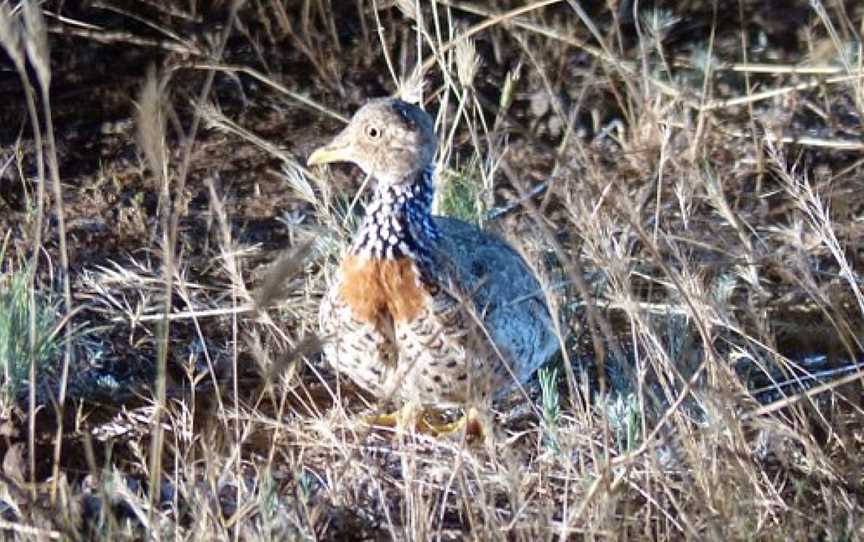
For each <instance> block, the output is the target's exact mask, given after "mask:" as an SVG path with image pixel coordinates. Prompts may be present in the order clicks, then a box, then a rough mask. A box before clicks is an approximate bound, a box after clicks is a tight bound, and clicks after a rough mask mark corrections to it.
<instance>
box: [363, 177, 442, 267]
mask: <svg viewBox="0 0 864 542" xmlns="http://www.w3.org/2000/svg"><path fill="white" fill-rule="evenodd" d="M434 175H435V170H434V168H433V166H431V165H430V166H428V167H427V168H426V169H424V170H423V171H422V172H421V173H420V175H418V177H417V179H416V180H415V181H414V182H413V183H400V184H391V185H386V186H379V187H378V189H377V190H376V192H375V196H374V197H373V198H372V201H371V202H370V203H369V205H368V206H367V207H366V218H365V219H364V220H363V224H362V225H361V226H360V229H359V231H358V232H357V235H356V236H355V238H354V243H353V245H352V246H351V253H352V254H354V255H356V256H362V257H365V258H374V259H380V260H396V259H399V258H406V257H407V258H411V259H414V260H417V261H418V263H420V264H425V263H429V262H431V250H432V244H433V243H434V242H435V240H437V239H438V229H437V228H436V227H435V224H434V223H433V222H432V218H431V211H432V197H433V196H434V194H435V187H434Z"/></svg>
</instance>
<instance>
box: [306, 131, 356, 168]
mask: <svg viewBox="0 0 864 542" xmlns="http://www.w3.org/2000/svg"><path fill="white" fill-rule="evenodd" d="M347 139H348V137H346V134H345V132H342V133H341V134H339V135H337V136H336V137H335V138H333V141H331V142H330V143H328V144H326V145H324V146H322V147H318V148H317V149H315V150H314V151H313V152H312V154H310V155H309V158H308V159H307V160H306V165H308V166H319V165H321V164H329V163H331V162H351V161H353V160H352V159H351V144H350V141H347Z"/></svg>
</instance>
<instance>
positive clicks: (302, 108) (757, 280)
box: [0, 0, 864, 540]
mask: <svg viewBox="0 0 864 542" xmlns="http://www.w3.org/2000/svg"><path fill="white" fill-rule="evenodd" d="M210 4H211V3H207V2H200V3H199V2H196V1H195V0H192V1H191V2H170V3H159V2H150V1H144V0H142V1H139V2H131V3H128V2H127V3H124V2H119V3H115V2H113V1H108V2H104V3H82V4H80V5H79V4H78V3H73V2H47V3H44V4H41V5H37V3H36V2H27V1H23V2H9V1H6V2H3V3H2V4H0V41H2V45H3V49H4V50H5V55H6V56H5V57H4V58H3V63H4V64H3V66H4V70H5V71H4V73H3V75H2V76H0V81H2V88H0V92H2V93H3V99H2V100H0V102H2V105H0V118H2V119H3V122H2V125H3V126H2V128H0V134H2V137H0V143H2V147H0V153H2V154H0V224H2V226H3V229H4V231H6V232H7V233H6V234H5V236H4V237H3V244H2V245H0V258H2V260H0V265H2V267H0V272H2V275H0V280H2V284H3V291H2V292H0V362H2V363H3V364H4V366H3V369H4V387H3V394H2V396H0V397H2V400H0V407H2V422H3V423H2V424H0V428H2V434H3V439H2V442H0V448H2V452H3V457H4V459H3V463H2V473H0V487H2V492H0V528H2V529H3V532H4V536H6V537H9V538H10V539H11V538H16V539H31V538H33V539H55V538H63V539H67V538H68V539H104V540H127V539H128V540H133V539H134V540H138V539H145V538H148V537H151V536H152V537H154V538H165V539H190V540H203V539H207V540H210V539H219V540H223V539H224V540H228V539H242V540H286V539H325V540H361V539H390V538H392V539H401V540H428V539H435V540H439V539H440V540H453V539H463V538H467V539H480V540H487V539H490V540H491V539H495V540H499V539H500V540H540V539H547V540H548V539H553V538H555V539H616V540H617V539H654V540H670V539H684V538H690V539H698V540H704V539H710V540H730V539H732V540H734V539H760V540H762V539H770V540H774V539H777V540H780V539H783V540H804V539H820V540H858V539H860V538H862V537H861V534H862V532H864V526H862V519H861V518H862V517H864V515H862V512H864V509H862V508H864V487H862V478H861V474H860V473H861V472H862V460H864V450H862V438H864V433H862V429H864V428H862V420H864V417H862V416H864V412H862V401H861V386H862V364H861V363H862V358H861V354H862V345H861V338H862V323H864V322H862V315H864V295H862V290H861V289H862V277H861V274H860V269H861V268H862V258H864V250H862V234H864V222H862V210H864V190H862V189H861V187H862V185H861V182H862V180H861V176H862V172H864V160H862V158H861V157H862V150H864V139H862V137H861V132H862V114H864V83H862V81H864V79H862V77H864V71H862V63H864V55H862V41H861V38H862V32H864V8H862V6H861V4H860V3H859V2H853V1H849V2H843V1H841V0H836V1H835V0H832V1H828V0H811V1H809V2H805V1H804V0H797V1H786V0H784V1H780V0H777V1H769V2H765V1H756V0H738V1H737V2H716V1H715V2H713V3H712V2H710V1H707V0H706V1H703V0H693V1H690V2H670V3H668V4H663V3H658V4H657V5H649V3H647V2H638V3H637V2H615V1H611V0H610V1H608V2H606V3H605V4H603V3H587V2H576V1H573V0H568V1H559V0H542V1H540V0H538V1H535V2H527V3H525V2H515V1H512V2H511V1H507V0H497V1H494V2H486V3H477V4H469V3H467V2H461V1H456V0H433V1H422V2H413V1H412V0H399V1H396V2H395V3H394V2H388V1H385V0H379V1H377V2H376V1H375V0H371V1H368V0H367V1H361V0H358V1H357V2H336V1H334V0H305V1H303V2H283V1H281V0H276V1H272V2H265V1H263V0H248V1H246V2H237V1H235V2H231V1H228V0H226V1H225V2H214V3H212V5H210ZM589 4H590V5H589ZM600 4H603V5H600ZM40 10H41V11H40ZM49 50H50V52H49ZM49 55H50V61H49ZM148 65H149V66H151V69H150V71H149V72H148V70H147V66H148ZM6 68H8V69H6ZM397 92H398V93H401V94H403V95H404V96H408V97H411V98H413V99H417V100H422V101H423V103H424V104H425V107H426V108H427V110H429V111H430V112H432V113H433V115H434V116H435V118H436V124H437V129H438V133H439V135H440V138H441V145H440V149H441V151H440V156H439V159H438V160H439V165H440V169H439V171H440V172H441V174H440V177H439V188H440V190H439V195H438V201H437V203H436V204H437V205H438V208H439V210H440V211H441V212H445V213H449V214H457V215H459V216H461V217H463V218H465V219H468V220H475V221H477V222H480V223H482V224H483V226H484V227H486V228H488V229H491V230H494V231H497V232H499V233H500V234H501V235H503V236H505V237H507V238H508V239H510V240H512V241H513V242H514V243H515V244H517V245H518V246H519V247H520V248H521V249H522V250H523V251H524V253H525V254H526V255H527V256H528V258H529V259H530V260H531V262H532V264H533V265H535V266H536V268H537V269H538V271H539V272H540V274H541V275H542V276H543V279H544V285H545V290H546V291H545V294H546V296H547V298H548V299H549V301H550V304H551V305H553V306H554V307H555V309H556V311H557V314H558V317H559V318H558V320H559V330H558V331H559V332H560V337H561V343H562V346H563V348H562V353H561V355H560V356H559V357H558V358H556V359H555V360H554V361H553V362H552V364H551V365H550V366H549V367H547V368H546V369H544V370H543V371H541V373H540V375H539V376H538V379H537V380H536V382H533V383H532V384H531V386H529V388H528V389H527V390H526V393H527V395H526V394H517V395H515V396H514V397H512V398H511V399H510V400H509V401H508V402H506V403H504V404H500V405H496V408H497V410H496V412H495V427H496V433H495V434H494V435H491V436H490V437H489V438H488V439H487V440H486V441H485V442H482V443H476V442H465V441H463V440H460V439H458V438H457V439H444V438H440V439H436V438H430V437H428V436H423V435H414V434H404V435H396V434H394V433H393V432H392V431H384V430H369V429H368V428H366V427H364V426H363V424H362V423H361V421H360V420H361V416H362V415H363V414H368V413H369V412H371V411H375V410H378V409H383V408H387V407H388V406H390V405H386V404H382V403H381V402H380V401H376V398H372V397H368V396H365V395H363V394H362V393H361V392H359V391H358V390H356V389H354V388H352V386H351V385H350V383H349V382H343V381H340V380H339V379H337V378H336V375H335V374H334V373H333V372H332V371H331V370H330V368H329V367H328V366H327V365H326V363H324V361H323V360H321V359H320V354H319V353H318V351H319V348H318V347H319V338H318V337H317V336H316V335H315V331H316V327H317V326H316V312H317V306H318V302H319V299H320V296H321V294H322V292H323V290H324V288H325V286H326V284H327V279H328V276H329V275H330V274H331V273H332V271H333V267H334V264H335V262H336V260H337V258H338V255H339V251H340V250H341V249H342V248H343V247H344V246H345V243H346V240H347V238H348V237H349V236H350V232H351V231H352V228H353V227H354V225H356V222H357V217H358V216H359V214H360V212H361V211H360V209H362V202H363V200H364V197H365V196H364V193H363V192H360V193H359V195H358V189H359V188H360V185H361V183H362V181H363V177H362V175H360V174H359V173H358V172H357V171H356V170H355V169H352V168H349V167H336V168H333V169H332V170H323V169H322V170H314V171H310V170H308V169H306V168H305V166H304V163H305V157H306V156H307V155H308V153H309V151H310V150H311V149H312V148H313V147H314V146H315V145H316V144H318V143H320V142H322V141H324V140H325V139H326V138H327V137H328V135H331V134H333V133H334V132H335V131H336V130H337V129H338V128H339V127H340V126H341V123H342V122H343V121H344V119H345V118H346V116H347V115H350V113H351V112H353V110H354V109H356V108H357V107H358V106H359V105H361V104H362V103H363V102H364V101H365V100H366V99H368V98H370V97H375V96H380V95H385V94H394V93H397ZM49 97H50V100H49V99H48V98H49Z"/></svg>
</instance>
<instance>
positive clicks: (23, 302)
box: [0, 269, 59, 400]
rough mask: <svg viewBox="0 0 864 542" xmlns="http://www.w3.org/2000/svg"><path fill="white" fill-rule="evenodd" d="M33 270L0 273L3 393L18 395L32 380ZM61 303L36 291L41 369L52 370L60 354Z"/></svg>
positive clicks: (38, 363) (0, 388)
mask: <svg viewBox="0 0 864 542" xmlns="http://www.w3.org/2000/svg"><path fill="white" fill-rule="evenodd" d="M29 278H30V272H29V271H28V270H27V269H19V270H17V271H12V272H7V273H3V274H0V370H2V383H0V394H2V397H4V398H5V399H7V400H10V399H14V398H15V397H16V396H17V395H18V394H19V393H20V392H21V390H22V389H24V387H25V386H26V385H27V383H28V374H29V371H30V362H31V359H32V358H31V352H30V333H31V329H30V303H29V301H28V297H29V295H28V289H29V288H30V281H29ZM58 308H59V307H58V305H57V304H56V303H54V302H52V301H51V299H50V296H45V295H40V294H39V293H37V294H36V328H35V334H36V341H35V345H36V348H35V352H34V355H35V358H36V368H37V371H39V372H42V371H45V370H50V369H51V367H52V363H51V362H52V361H53V360H55V359H56V358H57V355H58V351H59V341H58V340H57V337H56V335H55V333H54V328H55V326H56V324H57V321H58V319H59V317H58Z"/></svg>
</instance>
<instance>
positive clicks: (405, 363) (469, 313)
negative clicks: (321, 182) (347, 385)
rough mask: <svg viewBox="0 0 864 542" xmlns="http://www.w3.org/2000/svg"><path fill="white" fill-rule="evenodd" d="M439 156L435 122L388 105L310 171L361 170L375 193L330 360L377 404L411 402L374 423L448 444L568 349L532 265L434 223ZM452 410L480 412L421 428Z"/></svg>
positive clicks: (331, 297) (357, 121) (330, 299)
mask: <svg viewBox="0 0 864 542" xmlns="http://www.w3.org/2000/svg"><path fill="white" fill-rule="evenodd" d="M436 152H437V137H436V134H435V130H434V122H433V120H432V118H431V117H430V115H429V114H428V113H426V112H425V111H424V110H423V109H421V108H420V107H419V106H417V105H415V104H411V103H408V102H406V101H403V100H401V99H398V98H379V99H373V100H371V101H369V102H367V103H366V104H365V105H363V106H362V107H361V108H359V109H358V110H357V111H356V112H355V114H354V115H353V117H352V118H351V119H350V121H349V123H348V125H347V126H346V127H345V128H344V129H343V130H342V131H341V132H340V133H338V135H336V136H335V137H334V138H333V139H332V140H331V141H330V142H329V143H327V144H325V145H323V146H321V147H319V148H317V149H316V150H314V151H313V152H312V153H311V154H310V155H309V157H308V160H307V163H308V165H309V166H317V165H322V164H329V163H333V162H349V163H354V164H355V165H357V166H359V167H360V169H362V170H363V172H364V173H365V174H366V175H367V176H368V177H369V178H370V179H372V180H374V184H375V188H374V191H373V194H372V196H371V199H370V201H369V203H368V204H367V205H366V208H365V216H364V217H363V220H362V223H361V224H360V226H359V228H358V229H357V231H356V233H355V234H354V235H353V239H352V241H351V244H350V247H349V248H348V249H347V251H346V252H345V254H344V256H343V257H342V259H341V262H340V264H339V267H338V269H337V272H336V273H335V275H334V278H333V280H332V281H331V285H330V287H329V289H328V290H327V292H326V293H325V294H324V296H323V299H322V302H321V305H320V309H319V327H320V330H321V333H322V336H323V337H324V345H323V350H324V357H325V358H326V359H327V360H328V362H329V363H330V365H331V366H332V367H333V368H334V369H335V371H336V372H337V374H339V375H341V376H347V377H348V378H349V379H350V380H351V381H353V382H354V383H355V384H357V385H359V386H360V387H361V388H364V389H366V390H367V391H369V392H370V393H372V394H373V395H374V396H375V397H380V398H387V399H393V400H395V401H396V402H398V401H401V402H402V404H403V406H402V408H400V409H399V410H398V411H397V413H396V414H386V415H384V416H380V417H377V418H375V417H373V420H377V422H380V424H381V425H391V426H393V425H396V424H397V422H398V423H411V422H412V421H413V422H417V425H416V427H418V428H421V429H422V428H425V429H426V430H428V432H430V433H433V434H440V433H447V432H453V431H456V430H458V429H460V428H463V427H466V424H467V423H468V422H469V421H470V420H469V419H468V418H469V417H470V416H472V415H474V416H480V414H479V413H480V412H482V411H481V410H478V409H483V408H488V406H489V404H490V403H491V402H492V401H494V400H496V399H498V398H500V397H502V396H504V395H506V394H507V393H509V392H510V391H512V390H513V389H514V388H515V387H517V386H519V385H521V384H524V383H526V382H527V381H528V380H529V379H530V378H531V376H532V375H533V373H534V372H535V371H536V370H537V369H538V368H539V367H541V366H542V365H543V364H544V363H546V362H547V361H548V360H549V359H550V358H551V357H552V356H553V355H554V354H555V353H556V352H557V351H558V349H559V344H560V343H559V339H558V336H557V335H556V333H555V331H554V329H555V328H554V325H553V320H552V316H551V313H550V311H549V308H548V306H547V303H546V301H545V296H544V294H543V290H542V288H541V286H540V283H539V281H538V279H537V277H536V276H535V274H534V273H533V272H532V270H531V268H530V267H529V266H528V264H527V263H526V262H525V260H524V259H523V258H522V256H521V255H520V254H519V253H518V252H517V251H516V250H515V249H514V248H513V247H512V246H511V245H510V244H508V243H507V242H505V241H504V240H503V239H502V238H500V237H498V236H497V235H495V234H492V233H490V232H487V231H484V230H482V229H480V228H479V227H477V226H475V225H473V224H469V223H467V222H464V221H462V220H458V219H456V218H452V217H446V216H433V215H432V202H433V196H434V191H435V182H436V174H435V173H436V172H435V155H436ZM451 408H459V409H463V410H464V411H466V412H469V413H466V414H465V416H463V417H462V419H460V420H458V421H457V422H456V423H450V424H445V423H431V422H429V423H421V422H422V420H425V418H424V413H425V412H428V411H430V410H437V411H439V412H440V411H443V410H446V409H451ZM408 418H411V419H408ZM406 419H408V420H407V421H406ZM377 422H375V423H377ZM482 431H483V428H482V427H481V428H480V432H482Z"/></svg>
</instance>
